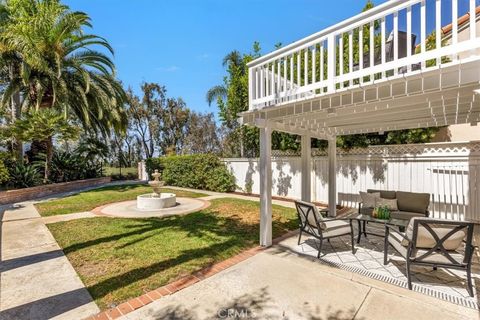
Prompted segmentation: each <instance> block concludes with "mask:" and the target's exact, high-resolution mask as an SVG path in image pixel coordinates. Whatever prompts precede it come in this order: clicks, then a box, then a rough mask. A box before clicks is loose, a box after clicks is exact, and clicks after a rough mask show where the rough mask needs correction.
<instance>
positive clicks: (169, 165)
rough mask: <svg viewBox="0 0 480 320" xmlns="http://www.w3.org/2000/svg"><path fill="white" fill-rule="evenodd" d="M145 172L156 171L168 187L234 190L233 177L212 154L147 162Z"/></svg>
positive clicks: (173, 157) (165, 158)
mask: <svg viewBox="0 0 480 320" xmlns="http://www.w3.org/2000/svg"><path fill="white" fill-rule="evenodd" d="M147 168H148V169H147V171H148V172H149V174H150V172H153V171H154V170H155V169H158V170H159V171H161V172H162V180H163V181H165V182H166V183H167V184H168V185H171V186H177V187H184V188H193V189H202V190H211V191H218V192H230V191H234V190H235V177H234V176H233V175H232V173H230V172H229V171H228V169H227V167H226V166H225V164H224V163H222V161H220V159H219V158H218V157H217V156H215V155H212V154H198V155H186V156H170V157H164V158H157V159H151V160H147Z"/></svg>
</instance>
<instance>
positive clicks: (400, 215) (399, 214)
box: [390, 211, 425, 220]
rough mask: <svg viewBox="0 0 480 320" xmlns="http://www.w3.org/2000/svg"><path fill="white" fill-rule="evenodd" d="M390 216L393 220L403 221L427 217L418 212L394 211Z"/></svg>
mask: <svg viewBox="0 0 480 320" xmlns="http://www.w3.org/2000/svg"><path fill="white" fill-rule="evenodd" d="M390 216H391V217H392V218H393V219H402V220H410V219H411V218H414V217H422V218H424V217H425V215H424V214H421V213H418V212H408V211H392V212H391V213H390Z"/></svg>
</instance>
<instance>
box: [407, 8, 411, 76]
mask: <svg viewBox="0 0 480 320" xmlns="http://www.w3.org/2000/svg"><path fill="white" fill-rule="evenodd" d="M411 55H412V7H408V8H407V57H410V56H411ZM411 69H412V65H411V64H408V65H407V72H409V71H410V70H411Z"/></svg>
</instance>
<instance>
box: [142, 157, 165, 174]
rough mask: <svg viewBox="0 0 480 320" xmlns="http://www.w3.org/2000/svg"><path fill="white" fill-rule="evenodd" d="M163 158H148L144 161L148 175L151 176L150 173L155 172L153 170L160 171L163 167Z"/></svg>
mask: <svg viewBox="0 0 480 320" xmlns="http://www.w3.org/2000/svg"><path fill="white" fill-rule="evenodd" d="M163 159H164V158H148V159H147V160H146V161H145V169H146V170H147V174H148V177H149V178H151V177H152V173H154V172H155V170H158V171H159V172H162V171H163V169H164V168H165V166H164V164H163Z"/></svg>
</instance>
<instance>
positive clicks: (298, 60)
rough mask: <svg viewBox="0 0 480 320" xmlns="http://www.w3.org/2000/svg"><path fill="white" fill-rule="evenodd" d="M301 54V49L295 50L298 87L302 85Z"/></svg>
mask: <svg viewBox="0 0 480 320" xmlns="http://www.w3.org/2000/svg"><path fill="white" fill-rule="evenodd" d="M301 59H302V55H301V51H299V52H297V85H298V86H299V87H300V86H301V85H302V76H301V70H300V69H301V67H302V63H301Z"/></svg>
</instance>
